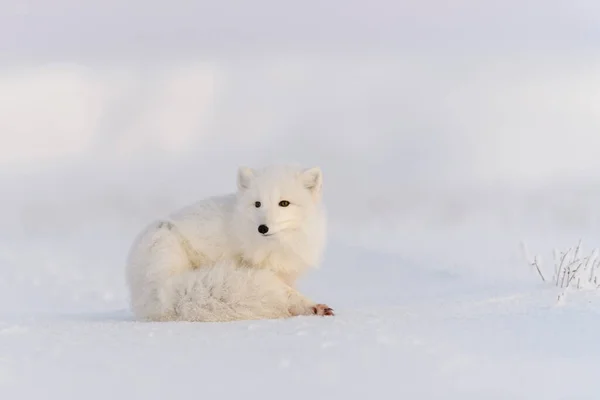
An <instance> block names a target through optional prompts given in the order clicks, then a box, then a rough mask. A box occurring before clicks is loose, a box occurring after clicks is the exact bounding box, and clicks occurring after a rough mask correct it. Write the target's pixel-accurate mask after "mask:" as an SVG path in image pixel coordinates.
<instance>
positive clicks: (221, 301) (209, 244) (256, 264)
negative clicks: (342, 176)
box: [127, 166, 325, 321]
mask: <svg viewBox="0 0 600 400" xmlns="http://www.w3.org/2000/svg"><path fill="white" fill-rule="evenodd" d="M322 180H323V179H322V173H321V170H320V169H319V168H311V169H307V170H305V169H301V168H297V167H291V166H273V167H268V168H264V169H261V170H254V169H250V168H240V169H239V171H238V178H237V186H238V190H237V193H233V194H229V195H224V196H218V197H211V198H208V199H205V200H202V201H199V202H197V203H196V204H193V205H191V206H189V207H186V208H184V209H182V210H180V211H178V212H176V213H174V214H172V215H170V216H169V218H167V219H164V220H161V221H157V222H154V223H152V224H150V225H149V226H148V227H146V229H144V230H143V231H142V232H141V233H140V234H139V235H138V237H137V238H136V240H135V241H134V243H133V245H132V248H131V250H130V253H129V257H128V262H127V282H128V285H129V290H130V296H131V305H132V309H133V311H134V313H135V315H136V317H137V318H139V319H144V320H156V321H168V320H186V321H232V320H242V319H262V318H284V317H290V316H294V315H310V314H314V313H315V311H314V307H315V306H316V304H315V303H314V302H313V301H311V300H309V299H307V298H306V297H304V296H303V295H302V294H300V293H299V292H298V291H297V290H296V289H295V288H294V283H295V281H296V279H297V278H298V277H299V276H300V275H301V274H303V273H304V272H305V271H307V270H308V269H309V268H311V267H314V266H317V264H318V263H319V262H320V258H321V255H322V252H323V249H324V246H325V215H324V211H323V209H322V204H321V191H322ZM282 200H287V201H289V202H290V205H289V206H288V207H281V206H280V205H279V202H280V201H282ZM257 201H259V202H260V203H261V204H260V207H259V208H257V207H256V206H255V202H257ZM262 224H264V225H267V226H268V227H269V231H268V233H267V234H268V235H270V236H264V235H263V234H261V233H259V231H258V226H259V225H262Z"/></svg>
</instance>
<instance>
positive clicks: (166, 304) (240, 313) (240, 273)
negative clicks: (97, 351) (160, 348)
mask: <svg viewBox="0 0 600 400" xmlns="http://www.w3.org/2000/svg"><path fill="white" fill-rule="evenodd" d="M161 286H162V287H157V288H156V292H155V294H156V295H155V296H152V298H150V299H149V301H152V302H154V304H153V305H151V306H150V307H149V305H148V304H144V305H142V307H139V308H138V310H139V311H137V312H136V314H138V315H137V316H138V317H139V318H142V319H146V320H162V321H168V320H180V321H204V322H218V321H220V322H224V321H235V320H251V319H271V318H286V317H290V316H293V315H309V314H312V313H313V310H312V307H313V306H314V303H313V302H312V301H310V300H308V299H306V298H305V297H304V296H302V295H301V294H300V293H298V292H297V291H296V290H295V289H293V288H291V287H290V286H288V285H287V284H285V283H284V282H283V281H281V280H280V279H279V278H278V277H277V276H276V275H275V274H273V273H272V272H271V271H267V270H258V269H252V268H244V267H238V266H235V265H233V264H232V263H219V264H217V265H215V266H212V267H202V268H200V269H197V270H192V271H187V272H185V273H182V274H179V275H176V276H173V277H172V278H169V279H168V280H166V281H165V282H163V285H161Z"/></svg>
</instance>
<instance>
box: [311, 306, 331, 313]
mask: <svg viewBox="0 0 600 400" xmlns="http://www.w3.org/2000/svg"><path fill="white" fill-rule="evenodd" d="M312 310H313V314H315V315H335V314H334V313H333V308H330V307H329V306H328V305H327V304H316V305H315V306H313V308H312Z"/></svg>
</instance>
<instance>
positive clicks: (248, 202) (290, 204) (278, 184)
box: [235, 166, 324, 249]
mask: <svg viewBox="0 0 600 400" xmlns="http://www.w3.org/2000/svg"><path fill="white" fill-rule="evenodd" d="M237 186H238V191H237V207H236V217H235V224H236V228H237V229H238V230H240V232H238V235H239V236H240V239H241V240H242V241H243V242H245V243H243V245H244V247H246V248H248V249H254V248H271V249H273V248H274V247H276V246H278V245H285V246H286V247H294V246H295V242H299V241H304V240H306V239H309V240H312V239H310V236H311V235H314V236H315V238H316V237H318V238H319V240H320V239H321V236H322V235H323V232H322V231H323V229H324V227H323V226H322V223H323V219H324V216H323V215H322V210H321V191H322V187H323V174H322V172H321V169H320V168H318V167H314V168H308V169H304V168H300V167H292V166H272V167H266V168H263V169H252V168H247V167H240V168H239V170H238V177H237Z"/></svg>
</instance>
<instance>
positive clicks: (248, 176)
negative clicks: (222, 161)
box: [237, 167, 254, 190]
mask: <svg viewBox="0 0 600 400" xmlns="http://www.w3.org/2000/svg"><path fill="white" fill-rule="evenodd" d="M253 178H254V170H253V169H252V168H248V167H240V168H238V176H237V186H238V189H239V190H244V189H248V187H249V186H250V182H251V181H252V179H253Z"/></svg>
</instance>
